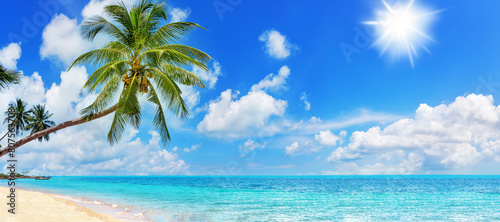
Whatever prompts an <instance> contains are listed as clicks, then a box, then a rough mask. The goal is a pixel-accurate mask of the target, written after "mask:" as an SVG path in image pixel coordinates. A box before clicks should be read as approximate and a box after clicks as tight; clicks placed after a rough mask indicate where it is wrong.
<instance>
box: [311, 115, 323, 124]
mask: <svg viewBox="0 0 500 222" xmlns="http://www.w3.org/2000/svg"><path fill="white" fill-rule="evenodd" d="M309 122H311V123H321V122H323V121H321V119H320V118H319V117H315V116H313V117H311V119H309Z"/></svg>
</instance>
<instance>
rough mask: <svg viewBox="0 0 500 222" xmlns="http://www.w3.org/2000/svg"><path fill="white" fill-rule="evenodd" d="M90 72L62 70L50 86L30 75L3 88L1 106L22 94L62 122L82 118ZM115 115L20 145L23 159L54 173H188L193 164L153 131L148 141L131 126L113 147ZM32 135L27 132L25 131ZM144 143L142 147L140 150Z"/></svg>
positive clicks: (88, 99) (89, 99)
mask: <svg viewBox="0 0 500 222" xmlns="http://www.w3.org/2000/svg"><path fill="white" fill-rule="evenodd" d="M87 76H88V74H87V73H86V70H85V68H84V67H75V68H74V69H72V70H71V71H69V72H61V83H60V84H52V86H51V87H50V89H48V90H45V89H44V83H43V80H42V78H41V77H40V75H39V74H38V73H36V72H35V73H33V74H32V75H31V76H24V77H23V79H22V82H21V84H18V85H14V86H13V87H10V88H8V89H6V90H3V91H2V92H0V97H1V98H2V100H1V101H0V109H2V110H6V109H7V106H8V103H9V102H11V101H14V100H15V99H16V98H17V97H19V98H22V99H23V100H25V101H26V102H27V103H28V105H29V107H31V106H32V105H35V104H39V103H41V104H43V103H46V104H47V106H46V108H47V109H48V111H50V112H52V113H54V116H53V117H52V119H53V120H55V122H56V124H59V123H61V122H62V121H66V120H70V119H72V118H76V117H78V113H77V112H78V111H79V110H80V109H81V108H83V107H85V106H87V105H89V103H91V102H93V99H94V98H95V95H94V94H89V95H86V96H84V97H79V94H78V93H79V90H80V87H81V86H82V85H83V82H84V81H85V80H86V78H87ZM112 118H113V115H108V116H105V117H103V118H100V119H98V120H94V121H91V122H88V123H84V124H81V125H77V126H72V127H68V128H66V129H63V130H60V131H58V132H56V133H53V134H50V138H51V139H50V141H49V142H43V143H39V142H37V141H32V142H30V143H28V144H25V145H24V146H22V147H20V148H19V149H18V150H16V154H17V156H18V157H19V158H20V159H23V160H24V161H26V162H25V164H24V165H23V168H25V169H35V168H37V170H41V169H43V171H42V172H43V173H46V172H47V171H48V172H50V174H51V175H95V174H97V175H109V174H131V175H135V174H178V173H182V174H186V173H189V171H188V168H189V166H188V165H187V164H186V163H185V162H184V161H183V160H181V159H179V158H178V156H177V155H176V154H173V153H170V152H168V151H166V150H164V149H163V148H162V147H161V146H160V145H159V141H160V136H159V134H158V133H156V132H155V131H150V135H151V139H150V140H149V142H148V143H144V142H142V141H141V138H139V137H136V135H137V133H138V132H139V131H138V130H136V129H133V128H128V129H127V130H126V131H125V132H124V134H123V137H122V142H121V143H120V144H118V145H116V146H113V147H110V146H109V143H108V142H107V139H106V135H107V133H108V130H109V127H110V125H111V121H112ZM24 135H26V133H24ZM137 147H141V149H136V148H137Z"/></svg>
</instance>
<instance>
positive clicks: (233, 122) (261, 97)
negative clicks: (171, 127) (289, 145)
mask: <svg viewBox="0 0 500 222" xmlns="http://www.w3.org/2000/svg"><path fill="white" fill-rule="evenodd" d="M280 73H281V74H279V76H286V77H287V76H288V75H289V74H290V70H289V69H288V67H286V66H283V67H282V68H281V69H280ZM268 77H269V76H268ZM268 77H266V78H265V79H264V80H266V79H270V78H268ZM276 78H278V77H276ZM272 79H274V77H273V78H272ZM264 80H263V81H260V82H259V83H257V84H255V85H253V86H252V87H251V90H250V92H248V94H247V95H245V96H242V97H241V98H240V99H237V97H238V94H239V93H240V92H239V91H236V92H235V93H233V91H232V90H231V89H227V90H226V91H224V92H222V93H221V95H220V97H219V98H217V99H216V100H214V101H211V102H210V103H209V105H208V113H207V114H206V115H205V117H204V118H203V120H202V121H201V122H200V123H199V124H198V127H197V128H198V132H203V133H207V134H208V135H211V136H216V137H225V138H236V137H243V136H245V137H248V136H252V135H257V134H267V135H271V134H273V133H274V131H277V130H280V129H277V128H276V126H272V125H270V124H269V119H270V118H271V117H273V116H278V117H280V116H282V115H283V114H284V112H285V109H286V107H287V101H284V100H280V99H276V98H274V97H272V96H270V95H269V94H267V93H266V92H264V91H263V89H268V88H273V87H278V86H282V84H284V82H282V81H273V80H270V82H272V83H267V82H266V81H264ZM275 82H279V84H278V83H275Z"/></svg>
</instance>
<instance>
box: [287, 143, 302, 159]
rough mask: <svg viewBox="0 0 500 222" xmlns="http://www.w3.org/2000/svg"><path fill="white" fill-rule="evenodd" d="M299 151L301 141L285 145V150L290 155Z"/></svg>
mask: <svg viewBox="0 0 500 222" xmlns="http://www.w3.org/2000/svg"><path fill="white" fill-rule="evenodd" d="M298 151H299V142H293V143H292V144H291V145H289V146H286V147H285V152H286V154H287V155H289V156H295V155H297V152H298Z"/></svg>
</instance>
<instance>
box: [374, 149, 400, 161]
mask: <svg viewBox="0 0 500 222" xmlns="http://www.w3.org/2000/svg"><path fill="white" fill-rule="evenodd" d="M404 156H406V153H405V151H403V150H402V149H397V150H393V151H390V152H387V153H383V154H380V155H378V157H377V160H393V159H394V157H404Z"/></svg>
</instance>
